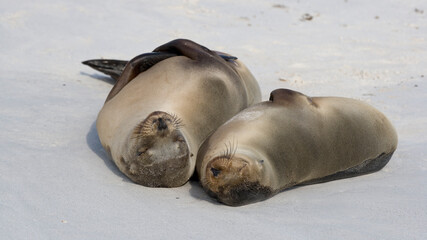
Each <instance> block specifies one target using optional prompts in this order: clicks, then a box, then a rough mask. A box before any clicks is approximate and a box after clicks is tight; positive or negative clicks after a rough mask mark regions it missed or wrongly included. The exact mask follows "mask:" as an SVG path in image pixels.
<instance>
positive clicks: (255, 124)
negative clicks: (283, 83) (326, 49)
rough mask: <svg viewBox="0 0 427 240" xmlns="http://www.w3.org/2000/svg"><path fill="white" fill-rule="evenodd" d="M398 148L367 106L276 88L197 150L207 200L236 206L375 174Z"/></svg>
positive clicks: (388, 129)
mask: <svg viewBox="0 0 427 240" xmlns="http://www.w3.org/2000/svg"><path fill="white" fill-rule="evenodd" d="M396 147H397V134H396V131H395V129H394V127H393V126H392V124H391V123H390V121H389V120H388V119H387V118H386V117H385V116H384V115H383V114H382V113H381V112H379V111H378V110H376V109H375V108H373V107H371V106H369V105H368V104H366V103H363V102H361V101H358V100H354V99H349V98H340V97H313V98H310V97H308V96H305V95H304V94H302V93H299V92H295V91H292V90H288V89H277V90H274V91H273V92H272V93H271V95H270V101H267V102H262V103H259V104H255V105H253V106H251V107H249V108H247V109H245V110H243V111H242V112H240V113H239V114H237V115H236V116H234V117H233V118H232V119H230V120H229V121H227V122H226V123H225V124H223V125H222V126H220V127H219V128H218V129H217V130H216V131H215V132H214V133H213V134H212V135H211V136H210V137H209V138H208V139H207V140H206V141H205V142H204V143H203V145H202V146H201V148H200V150H199V153H198V156H197V158H198V159H197V167H196V169H197V172H198V175H199V178H200V181H201V184H202V186H203V188H204V189H205V190H206V191H207V192H208V193H209V194H210V195H211V196H213V197H215V198H217V199H218V200H219V201H220V202H222V203H225V204H227V205H232V206H235V205H242V204H247V203H251V202H256V201H260V200H264V199H267V198H269V197H271V196H273V195H274V194H276V193H278V192H280V191H281V190H284V189H287V188H290V187H293V186H297V185H305V184H312V183H320V182H326V181H331V180H336V179H341V178H348V177H354V176H358V175H362V174H367V173H371V172H375V171H378V170H380V169H381V168H382V167H384V166H385V165H386V164H387V162H388V161H389V160H390V158H391V156H392V155H393V152H394V151H395V150H396Z"/></svg>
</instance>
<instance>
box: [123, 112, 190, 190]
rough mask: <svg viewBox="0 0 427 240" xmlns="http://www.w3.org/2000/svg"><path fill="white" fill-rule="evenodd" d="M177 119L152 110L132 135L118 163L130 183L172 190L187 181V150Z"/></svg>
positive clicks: (180, 124) (179, 122)
mask: <svg viewBox="0 0 427 240" xmlns="http://www.w3.org/2000/svg"><path fill="white" fill-rule="evenodd" d="M181 127H182V122H181V120H180V119H179V118H178V117H177V116H176V115H172V114H169V113H166V112H161V111H156V112H153V113H151V114H150V115H149V116H148V117H146V118H145V119H144V120H143V121H141V122H140V123H139V124H138V125H137V126H136V127H135V128H134V131H133V132H132V134H131V136H130V138H129V140H128V146H127V149H128V150H127V151H126V153H127V154H125V156H124V157H122V158H121V162H120V164H121V165H122V169H124V172H125V173H126V175H127V176H128V177H129V178H131V179H132V180H133V181H134V182H137V183H139V184H142V185H144V186H148V187H175V186H181V185H183V184H184V183H185V182H186V181H187V180H188V178H189V176H187V175H188V173H189V168H190V164H189V153H190V151H189V148H188V145H187V142H186V140H185V138H184V136H183V134H182V132H181V131H180V128H181Z"/></svg>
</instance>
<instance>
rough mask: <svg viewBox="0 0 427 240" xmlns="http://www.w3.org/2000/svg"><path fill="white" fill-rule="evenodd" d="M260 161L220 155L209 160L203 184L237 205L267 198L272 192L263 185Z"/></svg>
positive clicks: (221, 197) (225, 201)
mask: <svg viewBox="0 0 427 240" xmlns="http://www.w3.org/2000/svg"><path fill="white" fill-rule="evenodd" d="M261 178H262V176H261V170H260V168H259V166H258V163H256V162H254V161H253V160H250V159H245V158H244V157H243V156H232V157H227V156H220V157H216V158H214V159H213V160H211V161H209V162H208V164H207V167H206V170H205V178H204V179H202V184H203V186H204V188H205V189H206V191H207V192H208V193H209V194H210V195H212V196H213V197H216V198H217V199H218V200H219V201H220V202H223V203H225V204H227V205H232V206H237V205H242V204H245V203H247V202H254V201H257V200H258V201H259V200H262V199H265V198H266V196H269V195H270V194H271V190H270V188H269V187H266V186H263V185H262V184H261V181H262V179H261Z"/></svg>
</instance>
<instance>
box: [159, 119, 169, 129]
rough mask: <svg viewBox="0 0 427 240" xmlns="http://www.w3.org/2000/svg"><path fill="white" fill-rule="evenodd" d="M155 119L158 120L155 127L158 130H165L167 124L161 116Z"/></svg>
mask: <svg viewBox="0 0 427 240" xmlns="http://www.w3.org/2000/svg"><path fill="white" fill-rule="evenodd" d="M157 121H158V122H159V123H158V124H157V129H158V130H159V131H161V130H165V129H167V128H168V125H167V124H166V122H165V121H164V120H163V118H161V117H160V118H158V119H157Z"/></svg>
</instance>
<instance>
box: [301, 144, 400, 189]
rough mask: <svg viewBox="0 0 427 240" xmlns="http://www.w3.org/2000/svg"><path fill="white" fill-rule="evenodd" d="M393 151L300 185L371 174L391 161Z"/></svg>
mask: <svg viewBox="0 0 427 240" xmlns="http://www.w3.org/2000/svg"><path fill="white" fill-rule="evenodd" d="M393 153H394V152H391V153H382V154H380V155H379V156H378V157H376V158H374V159H369V160H366V161H364V162H362V163H361V164H359V165H357V166H354V167H352V168H349V169H347V170H344V171H341V172H337V173H334V174H332V175H329V176H326V177H322V178H318V179H313V180H310V181H307V182H303V183H301V184H298V185H299V186H301V185H309V184H315V183H323V182H329V181H333V180H338V179H343V178H351V177H357V176H360V175H365V174H369V173H373V172H376V171H379V170H381V169H382V168H383V167H384V166H385V165H386V164H387V163H388V162H389V161H390V158H391V156H393Z"/></svg>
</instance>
